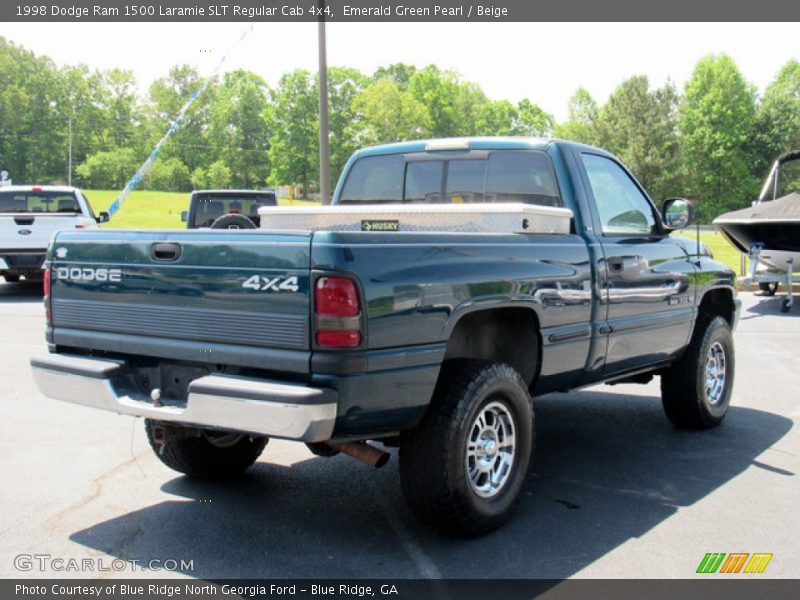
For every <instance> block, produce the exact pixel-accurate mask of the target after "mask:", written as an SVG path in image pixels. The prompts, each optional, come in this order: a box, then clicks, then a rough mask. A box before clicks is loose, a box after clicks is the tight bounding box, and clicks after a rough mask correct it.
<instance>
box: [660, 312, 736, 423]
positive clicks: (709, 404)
mask: <svg viewBox="0 0 800 600" xmlns="http://www.w3.org/2000/svg"><path fill="white" fill-rule="evenodd" d="M720 350H721V351H722V357H723V359H724V364H723V365H722V366H721V367H720V363H719V351H720ZM712 354H714V355H715V356H716V358H713V357H712ZM712 363H713V364H712ZM709 365H711V366H709ZM734 367H735V356H734V349H733V337H732V335H731V327H730V325H729V324H728V322H727V321H726V320H725V319H724V318H722V317H713V318H710V319H701V320H699V321H698V323H697V325H696V327H695V332H694V334H693V335H692V340H691V342H689V347H688V348H687V349H686V352H685V354H684V355H683V357H682V358H681V359H680V360H679V361H678V362H676V363H675V364H673V365H672V366H671V367H670V368H669V369H667V370H666V371H664V372H663V373H662V375H661V400H662V403H663V405H664V412H665V413H666V415H667V418H668V419H669V420H670V421H672V423H673V424H675V426H677V427H680V428H684V429H708V428H711V427H715V426H716V425H719V424H720V423H721V422H722V420H723V419H724V418H725V415H726V414H727V412H728V407H729V405H730V401H731V393H732V392H733V375H734V370H735V369H734ZM709 369H713V371H714V372H722V373H724V380H722V388H721V389H718V388H717V384H719V378H718V377H717V378H714V377H713V376H711V375H710V371H709ZM709 381H714V382H716V383H715V384H714V385H713V386H712V387H711V389H710V390H709Z"/></svg>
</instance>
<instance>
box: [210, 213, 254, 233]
mask: <svg viewBox="0 0 800 600" xmlns="http://www.w3.org/2000/svg"><path fill="white" fill-rule="evenodd" d="M255 228H256V224H255V223H253V221H252V220H251V219H250V218H249V217H246V216H245V215H239V214H229V215H222V216H221V217H217V219H215V220H214V222H213V223H212V224H211V229H255Z"/></svg>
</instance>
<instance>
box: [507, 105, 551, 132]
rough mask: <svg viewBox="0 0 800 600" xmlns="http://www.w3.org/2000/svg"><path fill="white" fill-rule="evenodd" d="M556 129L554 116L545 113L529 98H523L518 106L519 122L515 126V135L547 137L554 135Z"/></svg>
mask: <svg viewBox="0 0 800 600" xmlns="http://www.w3.org/2000/svg"><path fill="white" fill-rule="evenodd" d="M554 127H555V120H554V119H553V116H552V115H550V114H548V113H546V112H544V111H543V110H542V109H541V108H539V106H537V105H536V104H533V103H532V102H531V101H530V100H528V99H527V98H523V99H522V100H520V102H519V103H518V104H517V121H516V123H515V126H514V135H530V136H542V137H546V136H549V135H551V134H552V133H553V128H554Z"/></svg>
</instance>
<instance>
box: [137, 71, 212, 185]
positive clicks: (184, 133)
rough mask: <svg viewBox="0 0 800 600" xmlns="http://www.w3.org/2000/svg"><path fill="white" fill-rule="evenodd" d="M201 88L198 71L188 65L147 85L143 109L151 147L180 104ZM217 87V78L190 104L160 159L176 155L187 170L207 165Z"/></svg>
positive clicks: (176, 112)
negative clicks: (145, 114)
mask: <svg viewBox="0 0 800 600" xmlns="http://www.w3.org/2000/svg"><path fill="white" fill-rule="evenodd" d="M202 85H203V80H202V78H201V77H200V75H199V74H198V73H197V70H196V69H195V68H194V67H190V66H188V65H181V66H176V67H172V68H171V69H170V71H169V74H168V75H167V77H162V78H161V79H157V80H156V81H154V82H153V83H152V84H151V85H150V90H149V101H148V104H147V107H146V113H147V116H148V123H147V128H148V130H149V133H148V145H149V146H150V147H152V146H154V145H155V144H156V143H157V142H158V141H159V140H160V139H161V138H162V137H163V135H164V133H165V132H166V131H167V130H168V129H169V127H170V125H171V124H172V121H173V120H174V119H175V118H176V117H177V116H178V113H180V110H181V108H183V105H184V104H186V102H187V101H188V100H189V99H190V98H191V97H192V95H193V94H196V93H197V92H198V91H199V90H200V88H201V87H202ZM218 86H219V83H218V82H217V80H216V79H215V80H213V81H211V82H210V83H209V85H208V86H207V87H206V90H205V91H204V92H203V94H202V95H201V96H199V97H198V98H197V99H196V100H195V102H194V103H193V104H192V105H191V107H190V108H189V111H188V113H187V114H186V115H185V117H184V119H183V121H182V123H181V125H180V127H179V128H178V129H177V130H176V131H175V133H173V134H172V136H171V137H170V138H169V139H168V140H167V142H166V144H165V145H164V147H163V149H162V151H161V152H162V154H161V156H162V157H163V158H168V157H171V156H176V157H177V158H179V159H180V160H181V162H183V163H184V164H185V165H186V166H187V167H188V168H189V170H190V171H194V170H196V169H197V168H199V167H201V166H207V165H208V164H209V162H210V161H209V154H211V152H210V146H209V141H208V127H209V121H210V118H211V110H212V106H213V104H214V102H215V100H216V96H217V91H218ZM214 158H216V157H214Z"/></svg>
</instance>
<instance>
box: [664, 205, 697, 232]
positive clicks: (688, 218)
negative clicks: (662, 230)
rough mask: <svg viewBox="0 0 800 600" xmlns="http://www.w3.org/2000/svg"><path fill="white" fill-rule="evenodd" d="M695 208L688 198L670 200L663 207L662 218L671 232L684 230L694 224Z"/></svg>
mask: <svg viewBox="0 0 800 600" xmlns="http://www.w3.org/2000/svg"><path fill="white" fill-rule="evenodd" d="M693 213H694V208H693V207H692V203H691V202H689V201H688V200H687V199H686V198H669V199H668V200H665V201H664V204H662V205H661V218H662V220H663V221H664V225H665V226H666V227H667V229H669V230H670V231H672V230H675V229H683V228H684V227H686V226H687V225H688V224H689V223H691V222H692V216H693Z"/></svg>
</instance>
